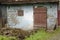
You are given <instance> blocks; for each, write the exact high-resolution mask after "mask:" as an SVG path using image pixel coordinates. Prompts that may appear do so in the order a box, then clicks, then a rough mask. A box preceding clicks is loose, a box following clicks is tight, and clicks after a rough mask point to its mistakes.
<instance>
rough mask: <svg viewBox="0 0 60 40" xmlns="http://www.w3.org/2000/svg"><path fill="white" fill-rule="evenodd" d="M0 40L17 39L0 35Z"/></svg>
mask: <svg viewBox="0 0 60 40" xmlns="http://www.w3.org/2000/svg"><path fill="white" fill-rule="evenodd" d="M0 40H17V38H16V37H7V36H2V35H0Z"/></svg>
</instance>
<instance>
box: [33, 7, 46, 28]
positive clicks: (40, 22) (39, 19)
mask: <svg viewBox="0 0 60 40" xmlns="http://www.w3.org/2000/svg"><path fill="white" fill-rule="evenodd" d="M46 25H47V9H46V7H38V8H34V26H36V27H46Z"/></svg>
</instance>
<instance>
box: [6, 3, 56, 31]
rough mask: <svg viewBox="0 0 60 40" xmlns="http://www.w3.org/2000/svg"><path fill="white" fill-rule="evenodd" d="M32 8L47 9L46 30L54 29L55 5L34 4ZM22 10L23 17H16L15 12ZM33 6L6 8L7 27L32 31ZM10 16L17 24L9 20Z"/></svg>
mask: <svg viewBox="0 0 60 40" xmlns="http://www.w3.org/2000/svg"><path fill="white" fill-rule="evenodd" d="M34 6H44V7H46V8H47V28H48V29H52V28H54V26H55V24H56V20H57V4H34ZM20 9H22V10H24V16H18V15H17V10H20ZM33 13H34V11H33V5H32V6H31V5H30V6H11V7H9V8H8V7H7V16H8V17H7V18H8V25H9V26H10V27H13V28H21V29H24V30H31V29H33V23H34V19H33ZM11 15H13V17H14V18H15V19H16V20H15V21H17V24H15V23H13V21H12V20H11Z"/></svg>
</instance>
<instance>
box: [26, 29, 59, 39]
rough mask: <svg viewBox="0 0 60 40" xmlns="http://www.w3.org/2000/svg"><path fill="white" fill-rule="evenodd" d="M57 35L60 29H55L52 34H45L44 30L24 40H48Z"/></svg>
mask: <svg viewBox="0 0 60 40" xmlns="http://www.w3.org/2000/svg"><path fill="white" fill-rule="evenodd" d="M58 33H60V28H57V29H56V30H55V31H54V32H46V31H44V29H40V30H38V32H37V33H34V34H33V35H30V37H26V38H25V40H48V39H49V38H50V37H53V36H55V35H57V34H58Z"/></svg>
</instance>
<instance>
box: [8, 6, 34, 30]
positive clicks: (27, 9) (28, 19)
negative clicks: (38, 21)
mask: <svg viewBox="0 0 60 40" xmlns="http://www.w3.org/2000/svg"><path fill="white" fill-rule="evenodd" d="M17 10H23V11H24V16H18V14H17ZM11 15H13V17H14V18H15V20H17V24H15V23H13V21H12V20H11V17H10V16H11ZM7 16H8V25H9V26H10V27H13V28H21V29H24V30H31V29H33V6H13V7H12V6H11V7H10V8H8V7H7Z"/></svg>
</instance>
